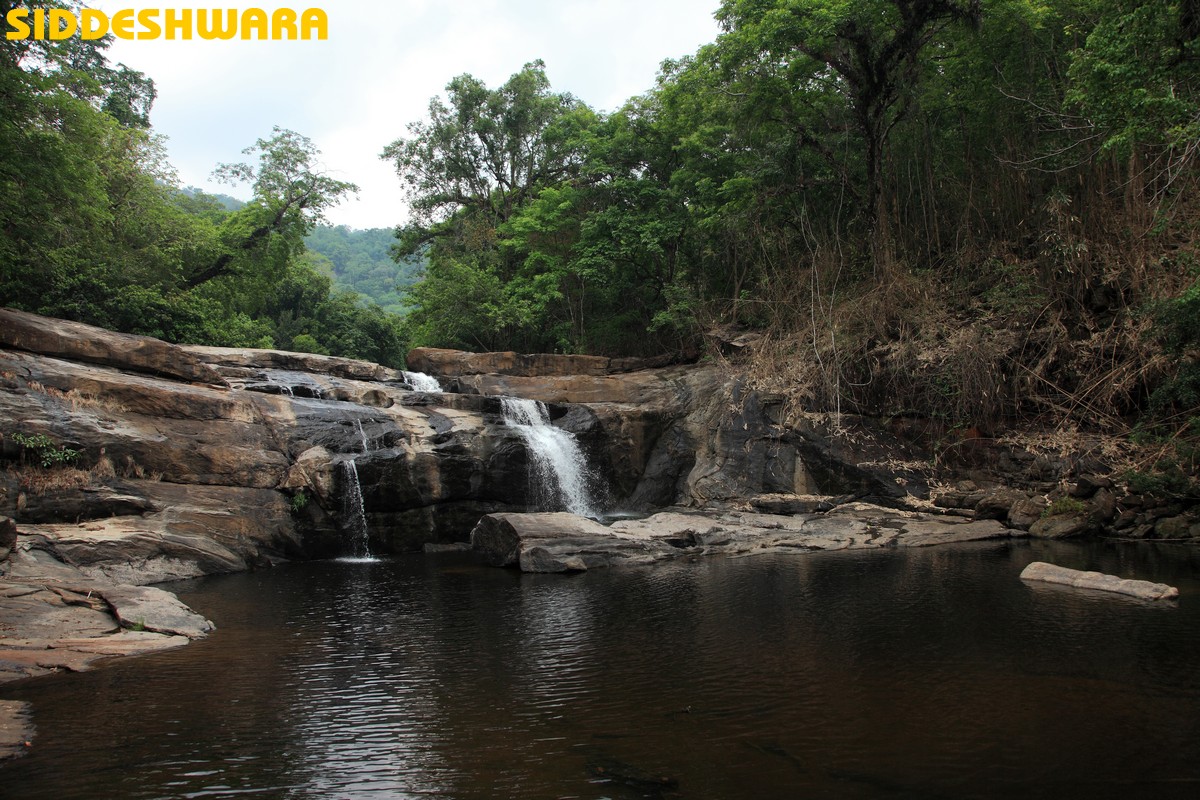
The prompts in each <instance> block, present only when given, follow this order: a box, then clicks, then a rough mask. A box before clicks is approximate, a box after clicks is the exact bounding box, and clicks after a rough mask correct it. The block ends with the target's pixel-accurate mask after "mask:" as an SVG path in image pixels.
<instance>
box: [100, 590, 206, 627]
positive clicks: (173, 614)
mask: <svg viewBox="0 0 1200 800" xmlns="http://www.w3.org/2000/svg"><path fill="white" fill-rule="evenodd" d="M98 591H99V592H100V594H101V595H103V597H104V599H105V600H106V601H107V602H108V604H109V605H110V606H112V610H113V614H115V615H116V617H117V620H118V621H119V622H120V623H121V626H122V627H124V628H131V629H133V630H134V631H135V632H136V631H143V630H145V631H152V632H154V633H165V634H168V635H170V636H186V637H187V638H189V639H199V638H202V637H204V636H207V635H208V634H209V633H210V632H211V631H213V630H215V629H216V628H215V626H214V625H213V624H212V623H211V622H209V621H208V620H206V619H205V618H204V617H202V616H200V615H199V614H197V613H196V612H195V611H192V610H191V609H190V608H188V607H187V606H185V605H184V604H183V603H181V602H180V601H179V598H178V597H176V596H175V595H173V594H171V593H170V592H164V591H163V590H162V589H156V588H154V587H153V586H114V587H112V588H108V587H104V588H101V589H99V590H98Z"/></svg>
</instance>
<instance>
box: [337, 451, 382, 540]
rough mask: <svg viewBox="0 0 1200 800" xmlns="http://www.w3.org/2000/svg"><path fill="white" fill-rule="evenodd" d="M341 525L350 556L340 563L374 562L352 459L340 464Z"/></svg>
mask: <svg viewBox="0 0 1200 800" xmlns="http://www.w3.org/2000/svg"><path fill="white" fill-rule="evenodd" d="M341 469H342V525H343V526H345V528H346V530H347V533H348V534H349V536H348V538H349V540H350V555H349V556H347V557H345V558H342V559H340V560H342V561H375V560H376V559H375V557H374V556H372V555H371V544H370V541H369V537H368V534H367V510H366V506H365V505H364V504H363V493H362V484H360V483H359V482H358V467H357V466H356V465H355V463H354V459H349V460H347V461H343V462H342V466H341Z"/></svg>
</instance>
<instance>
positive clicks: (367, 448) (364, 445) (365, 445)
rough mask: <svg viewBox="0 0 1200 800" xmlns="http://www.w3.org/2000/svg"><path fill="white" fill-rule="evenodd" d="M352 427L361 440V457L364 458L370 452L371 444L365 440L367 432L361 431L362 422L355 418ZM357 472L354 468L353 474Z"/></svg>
mask: <svg viewBox="0 0 1200 800" xmlns="http://www.w3.org/2000/svg"><path fill="white" fill-rule="evenodd" d="M354 427H356V428H357V429H358V438H359V439H361V440H362V449H363V455H364V456H365V455H367V454H368V453H370V452H371V442H370V440H369V439H367V432H366V431H364V430H363V424H362V420H361V419H358V418H355V420H354ZM357 471H358V470H357V468H355V472H357Z"/></svg>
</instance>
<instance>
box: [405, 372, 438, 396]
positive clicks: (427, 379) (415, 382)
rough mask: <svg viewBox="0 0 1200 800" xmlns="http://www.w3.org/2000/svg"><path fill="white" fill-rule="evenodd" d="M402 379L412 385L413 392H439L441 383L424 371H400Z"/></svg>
mask: <svg viewBox="0 0 1200 800" xmlns="http://www.w3.org/2000/svg"><path fill="white" fill-rule="evenodd" d="M401 374H402V375H404V380H406V381H408V383H409V384H410V385H411V386H412V387H413V391H414V392H440V391H442V385H441V384H440V383H438V379H437V378H435V377H433V376H432V375H426V374H425V373H424V372H402V373H401Z"/></svg>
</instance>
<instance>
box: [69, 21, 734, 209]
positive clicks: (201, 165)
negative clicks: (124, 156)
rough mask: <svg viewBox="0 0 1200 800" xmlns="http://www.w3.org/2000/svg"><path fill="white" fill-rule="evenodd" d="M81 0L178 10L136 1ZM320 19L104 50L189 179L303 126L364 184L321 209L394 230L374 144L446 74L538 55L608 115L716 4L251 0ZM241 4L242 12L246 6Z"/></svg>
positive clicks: (683, 47)
mask: <svg viewBox="0 0 1200 800" xmlns="http://www.w3.org/2000/svg"><path fill="white" fill-rule="evenodd" d="M88 5H90V6H92V7H95V8H99V9H100V10H102V11H105V12H107V13H110V14H111V13H113V12H115V11H116V10H117V9H121V8H143V7H150V8H167V7H171V8H186V7H189V6H185V5H183V4H179V5H175V6H172V5H168V4H164V3H162V2H161V0H159V1H158V2H153V1H151V2H145V1H144V0H103V1H101V2H91V3H88ZM253 5H254V7H259V8H266V9H274V8H279V7H290V8H295V9H297V10H300V9H303V8H307V7H309V6H310V5H313V6H318V7H320V8H323V9H324V10H325V11H326V12H327V13H328V15H329V38H328V40H326V41H323V42H315V41H310V42H291V41H272V42H260V41H232V42H215V41H201V40H193V41H168V40H161V39H160V40H143V41H120V40H118V41H117V42H115V43H114V44H113V46H112V48H111V50H110V51H109V55H110V58H111V60H112V61H114V62H123V63H125V64H127V65H129V66H130V67H131V68H133V69H137V70H141V71H142V72H144V73H146V74H147V75H149V76H150V77H151V78H153V79H154V81H155V84H156V86H157V88H158V93H159V96H158V101H157V102H156V103H155V107H154V111H153V112H152V114H151V121H152V122H153V124H154V128H155V130H156V131H157V132H159V133H162V134H165V135H166V136H167V137H168V139H169V141H168V149H169V153H170V158H171V162H172V163H173V164H174V165H175V167H176V168H177V169H178V171H179V174H180V178H181V180H182V181H183V182H184V183H185V184H193V185H198V186H203V187H205V188H207V189H209V190H211V191H227V192H228V191H229V188H228V187H221V186H220V185H219V184H212V183H211V182H209V180H208V176H209V175H210V174H211V172H212V169H213V167H215V166H216V164H218V163H221V162H228V161H239V160H242V155H241V150H242V149H243V148H245V147H247V146H250V145H252V144H253V143H254V141H255V140H256V139H258V138H261V137H264V136H267V135H269V134H270V132H271V128H272V126H274V125H279V126H281V127H285V128H291V129H292V130H295V131H297V132H299V133H302V134H304V135H305V136H308V137H309V138H311V139H312V140H313V141H314V142H315V143H316V145H317V146H318V147H319V148H320V149H321V150H322V151H323V158H324V161H325V164H326V166H327V168H328V169H329V171H330V172H331V174H333V175H334V176H335V177H338V178H340V179H343V180H349V181H352V182H354V183H357V184H358V185H359V186H360V187H361V192H360V195H359V198H358V199H357V200H355V201H350V202H346V203H343V204H342V205H341V206H339V207H338V208H337V209H334V211H333V212H331V214H330V218H331V219H332V220H333V221H334V222H336V223H340V224H346V225H351V226H354V227H359V228H366V227H390V226H392V225H396V224H398V223H400V222H401V221H403V218H404V207H403V200H402V197H401V193H400V183H399V179H398V178H397V177H396V176H395V174H394V173H393V172H392V168H391V166H390V164H387V163H385V162H383V161H380V160H379V158H378V156H379V153H380V151H382V150H383V148H384V146H386V145H387V144H388V143H389V142H391V141H393V140H394V139H395V138H397V137H399V136H403V135H404V133H405V125H406V124H407V123H409V122H412V121H415V120H418V119H422V118H423V117H424V116H425V113H426V109H427V108H428V104H429V99H430V98H431V97H433V96H434V95H439V94H441V93H442V91H443V90H444V87H445V85H446V83H448V82H449V80H450V79H451V78H453V77H454V76H456V75H460V74H462V73H465V72H466V73H471V74H472V75H475V76H476V77H478V78H480V79H481V80H483V81H484V82H485V83H487V84H488V85H489V86H495V85H498V84H500V83H502V82H503V81H505V80H506V79H507V78H508V76H509V75H511V74H513V73H514V72H516V71H518V70H519V69H520V68H521V66H522V65H523V64H525V63H527V62H529V61H533V60H535V59H538V58H540V59H542V60H543V61H545V62H546V72H547V75H548V76H549V78H550V81H551V84H552V85H553V87H554V89H555V90H556V91H566V92H571V93H572V94H574V95H575V96H576V97H579V98H580V99H581V100H583V101H584V102H586V103H587V104H588V105H590V106H592V107H593V108H596V109H598V110H604V111H611V110H613V109H615V108H618V107H619V106H620V105H621V104H622V103H624V102H625V100H627V99H629V98H630V97H632V96H635V95H639V94H642V93H643V92H645V91H647V90H649V89H651V88H652V87H653V86H654V79H655V76H656V75H657V72H658V65H659V64H660V63H661V62H662V61H663V59H666V58H678V57H680V56H682V55H686V54H688V53H693V52H695V50H696V49H697V48H698V47H699V46H700V45H702V44H704V43H705V42H709V41H712V40H713V39H714V38H715V37H716V35H717V26H716V23H715V22H714V20H713V18H712V14H713V11H714V9H715V7H716V5H717V0H708V2H704V0H700V2H697V0H607V1H606V2H595V0H589V2H583V1H582V0H557V2H555V1H554V0H457V2H433V0H358V1H357V2H347V1H346V0H325V2H324V3H318V2H316V1H315V0H312V1H311V2H306V3H296V2H290V3H289V2H270V1H269V0H268V1H267V2H262V1H261V0H259V2H255V3H254V4H253ZM249 7H251V6H250V5H249V4H247V5H246V6H241V8H249Z"/></svg>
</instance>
